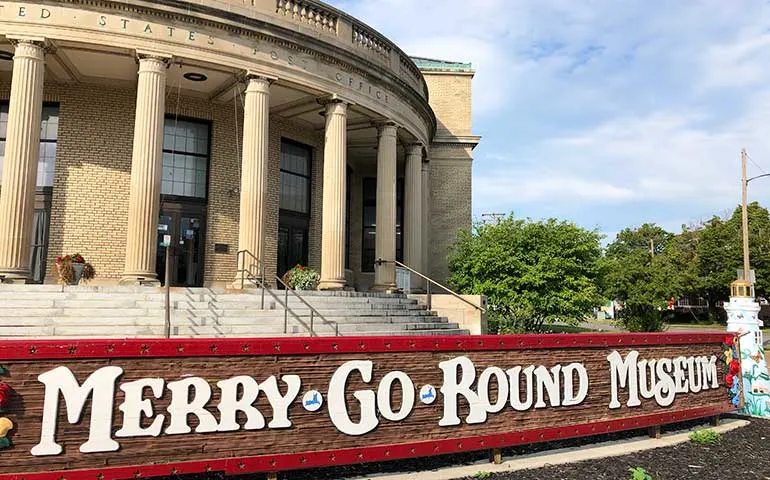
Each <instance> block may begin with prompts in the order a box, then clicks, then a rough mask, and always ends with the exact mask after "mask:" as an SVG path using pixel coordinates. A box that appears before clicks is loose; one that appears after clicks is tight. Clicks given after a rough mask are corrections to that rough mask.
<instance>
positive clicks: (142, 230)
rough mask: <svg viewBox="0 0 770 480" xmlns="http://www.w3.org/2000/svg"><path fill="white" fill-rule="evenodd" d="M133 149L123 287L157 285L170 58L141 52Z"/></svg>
mask: <svg viewBox="0 0 770 480" xmlns="http://www.w3.org/2000/svg"><path fill="white" fill-rule="evenodd" d="M138 56H139V82H138V85H137V89H136V119H135V121H134V148H133V155H132V157H131V187H130V194H129V200H128V235H127V238H126V267H125V271H124V273H123V278H122V279H121V281H120V283H122V284H136V283H139V282H140V281H141V282H148V283H156V284H157V283H158V280H157V274H156V272H155V262H156V252H157V248H158V244H157V242H158V237H157V235H158V215H159V213H160V183H161V168H162V167H161V166H162V161H161V160H162V154H163V123H164V122H163V120H164V113H165V103H166V69H167V68H168V62H169V58H168V57H165V56H160V55H154V54H143V53H139V55H138Z"/></svg>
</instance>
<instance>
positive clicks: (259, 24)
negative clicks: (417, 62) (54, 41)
mask: <svg viewBox="0 0 770 480" xmlns="http://www.w3.org/2000/svg"><path fill="white" fill-rule="evenodd" d="M4 3H7V4H11V5H19V8H25V9H26V12H27V15H33V16H35V15H36V14H35V13H34V11H33V10H32V9H34V8H38V7H39V8H42V9H46V8H47V9H48V10H49V11H50V9H51V7H50V6H48V5H47V4H40V5H37V4H23V3H20V2H1V3H0V15H2V11H1V10H3V8H2V7H4V6H5V5H3V4H4ZM55 3H56V4H59V5H71V6H73V7H75V8H77V7H78V6H86V7H90V8H93V9H94V10H95V11H98V12H101V13H103V14H105V16H106V15H116V14H117V13H116V12H122V13H124V14H126V15H127V16H128V15H130V16H135V17H151V18H152V19H153V20H156V21H157V20H166V21H168V22H169V23H177V24H179V23H183V24H185V25H188V26H191V25H195V26H198V27H202V29H212V30H216V31H220V32H226V33H227V34H229V35H233V36H237V37H240V38H242V39H247V40H249V41H252V42H254V47H253V48H254V49H255V50H256V49H258V48H259V46H260V45H273V46H275V47H279V48H284V49H287V50H291V51H292V52H294V53H295V54H299V55H307V56H310V57H312V58H313V59H315V60H316V61H319V62H322V63H325V64H328V65H334V66H337V67H338V68H339V69H341V70H342V71H343V72H345V73H349V74H354V75H357V76H360V77H363V78H364V79H366V81H368V82H370V83H375V82H378V83H382V87H383V88H390V89H393V92H392V93H393V94H395V95H398V96H399V97H400V98H401V99H403V100H404V101H405V102H407V103H408V104H409V105H410V106H411V107H412V108H413V109H414V110H415V111H416V112H417V113H418V114H419V115H420V116H421V117H422V118H423V120H424V121H425V122H426V124H427V125H428V126H429V129H430V135H432V134H433V132H435V128H436V120H435V116H434V114H433V112H432V110H431V109H430V107H429V106H428V101H427V86H426V84H425V83H424V79H423V78H422V75H421V74H420V72H419V69H417V67H415V66H414V65H413V64H411V63H410V62H411V60H409V59H408V57H407V59H405V58H404V55H399V57H400V59H399V67H398V72H396V71H395V69H393V68H388V67H386V66H384V65H380V64H378V63H376V62H373V61H371V60H370V59H368V58H365V57H363V56H360V57H359V56H355V55H354V54H353V53H352V52H351V51H349V50H347V49H345V48H342V47H341V46H336V45H334V41H342V40H341V38H339V37H338V36H337V35H329V36H330V37H333V38H330V39H328V41H325V39H324V38H320V39H317V38H314V37H313V36H310V35H305V34H303V33H302V32H298V31H297V30H293V29H290V28H287V27H286V26H282V25H280V24H279V23H277V22H281V21H283V18H282V17H283V15H280V14H278V13H276V16H275V20H276V21H277V22H276V23H272V22H269V21H265V20H261V19H259V18H256V17H250V16H246V15H241V14H239V13H236V12H230V11H226V10H220V9H217V8H215V7H210V6H206V5H201V4H198V3H193V2H184V1H179V0H158V1H154V2H147V1H142V0H127V1H109V0H59V1H57V2H55ZM191 13H192V14H191ZM38 14H39V13H38ZM25 16H26V15H25ZM42 19H44V18H42ZM122 20H129V21H136V19H122ZM106 21H107V20H106V19H105V21H104V22H105V23H106ZM143 21H144V20H143ZM146 24H147V26H148V27H145V28H146V29H147V28H148V29H149V31H148V32H147V33H154V32H155V30H154V28H155V27H156V24H155V23H154V22H152V21H146ZM100 26H102V27H106V26H107V25H100ZM157 26H158V27H160V28H161V29H162V28H163V27H166V28H173V30H168V31H169V32H172V33H171V35H173V31H174V30H176V28H178V27H171V26H170V25H157ZM357 28H359V29H360V30H362V31H365V32H366V33H367V34H369V35H374V32H373V31H372V30H370V29H368V27H365V26H362V27H357ZM364 29H365V30H364ZM190 32H193V31H192V30H190ZM193 33H195V34H196V39H197V34H198V33H199V32H198V30H195V31H194V32H193ZM200 33H201V35H200V37H201V38H206V39H207V40H206V41H207V42H208V45H207V46H208V47H210V48H213V47H214V46H215V44H216V42H215V39H216V37H217V36H216V35H207V34H206V33H203V32H200ZM352 40H353V39H351V43H352ZM308 45H309V46H308ZM324 50H327V51H328V52H325V51H324ZM271 55H272V53H271ZM272 56H273V57H275V55H272ZM273 60H279V58H273ZM284 60H285V61H286V62H287V63H288V64H289V65H290V66H294V65H295V64H294V63H293V62H294V61H296V60H298V59H296V58H293V57H292V56H288V57H287V58H285V59H284ZM299 62H300V63H299V64H297V66H300V67H302V64H301V60H299ZM356 63H357V64H359V65H356ZM391 66H392V63H391ZM399 75H401V76H404V77H407V78H409V79H411V80H413V81H414V82H416V83H418V84H420V85H422V88H423V93H420V92H418V91H417V90H416V89H415V88H414V87H413V86H412V85H410V84H409V83H408V82H407V81H405V80H404V79H403V78H401V77H400V76H399ZM340 83H342V82H340ZM383 98H384V97H383Z"/></svg>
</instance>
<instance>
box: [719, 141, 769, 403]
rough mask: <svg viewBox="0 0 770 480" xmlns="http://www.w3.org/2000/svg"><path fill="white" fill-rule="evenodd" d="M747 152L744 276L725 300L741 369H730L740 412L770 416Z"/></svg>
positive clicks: (743, 188)
mask: <svg viewBox="0 0 770 480" xmlns="http://www.w3.org/2000/svg"><path fill="white" fill-rule="evenodd" d="M746 156H747V155H746V151H745V150H743V151H741V171H742V175H741V191H742V202H741V207H742V223H743V225H742V227H743V228H742V229H741V231H742V237H743V238H742V241H743V278H741V279H738V280H736V281H734V282H733V283H732V284H730V301H729V303H727V304H725V311H726V312H727V331H728V332H730V333H733V334H734V338H735V341H734V345H733V347H732V350H733V352H734V355H735V357H737V358H736V359H737V360H738V361H739V362H740V368H739V369H738V371H737V372H734V371H730V374H729V376H728V378H730V379H731V380H732V388H731V391H732V393H733V394H734V395H735V397H734V399H733V404H734V405H735V406H736V407H737V408H738V410H739V412H740V413H743V414H746V415H752V416H758V417H770V376H768V370H767V362H766V360H765V349H764V346H763V339H762V330H761V325H762V324H761V322H760V320H759V310H760V306H759V304H758V303H757V302H756V300H755V295H754V285H753V281H754V279H753V278H752V276H751V270H750V263H749V228H748V212H747V201H746V197H747V186H748V183H749V179H747V178H746ZM733 370H735V369H733ZM736 400H737V402H736Z"/></svg>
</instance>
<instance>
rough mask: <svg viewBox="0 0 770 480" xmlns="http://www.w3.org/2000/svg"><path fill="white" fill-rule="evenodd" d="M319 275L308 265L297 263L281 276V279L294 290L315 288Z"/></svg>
mask: <svg viewBox="0 0 770 480" xmlns="http://www.w3.org/2000/svg"><path fill="white" fill-rule="evenodd" d="M320 279H321V276H320V275H319V274H318V272H316V271H315V270H313V269H312V268H309V267H304V266H302V265H297V266H295V267H294V268H292V269H291V270H289V271H288V272H286V275H284V276H283V281H284V282H285V283H286V285H288V286H289V288H293V289H294V290H315V288H316V286H318V281H319V280H320Z"/></svg>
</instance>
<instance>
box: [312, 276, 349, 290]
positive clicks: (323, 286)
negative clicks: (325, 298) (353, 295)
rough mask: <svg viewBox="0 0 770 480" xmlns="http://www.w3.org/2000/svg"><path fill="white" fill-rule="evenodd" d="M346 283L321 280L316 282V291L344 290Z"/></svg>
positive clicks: (343, 281) (343, 280) (344, 281)
mask: <svg viewBox="0 0 770 480" xmlns="http://www.w3.org/2000/svg"><path fill="white" fill-rule="evenodd" d="M346 286H347V281H346V280H345V279H344V278H343V279H342V280H321V281H320V282H318V290H345V287H346Z"/></svg>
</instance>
